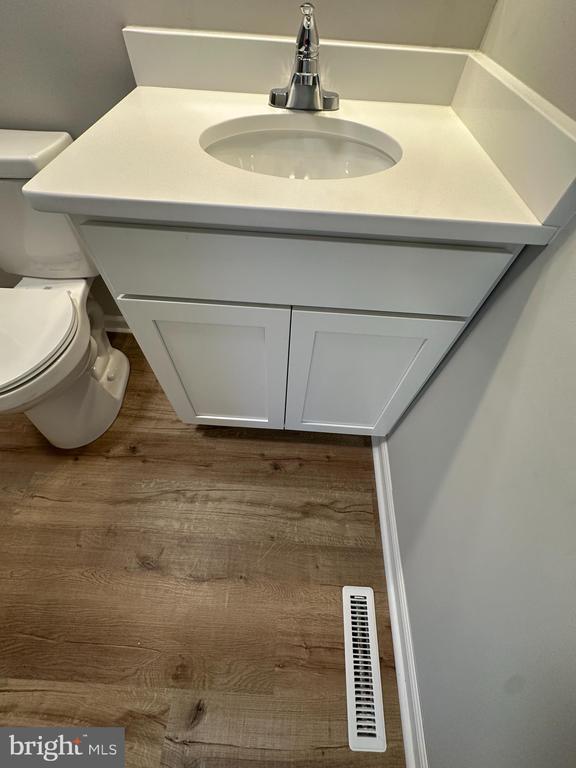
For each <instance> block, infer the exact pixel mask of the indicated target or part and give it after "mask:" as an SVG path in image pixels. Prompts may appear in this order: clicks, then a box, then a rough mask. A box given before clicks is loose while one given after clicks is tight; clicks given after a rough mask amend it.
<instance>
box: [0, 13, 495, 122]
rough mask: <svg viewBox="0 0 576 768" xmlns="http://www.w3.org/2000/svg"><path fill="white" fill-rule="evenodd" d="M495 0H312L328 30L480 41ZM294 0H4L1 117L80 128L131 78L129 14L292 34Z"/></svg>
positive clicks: (360, 36)
mask: <svg viewBox="0 0 576 768" xmlns="http://www.w3.org/2000/svg"><path fill="white" fill-rule="evenodd" d="M494 2H495V0H356V1H355V2H350V0H317V2H316V5H317V8H318V14H319V26H320V31H321V34H322V35H324V36H325V37H335V38H344V39H357V40H375V41H384V42H389V43H409V44H418V45H432V46H438V45H440V46H454V47H477V46H479V44H480V42H481V40H482V36H483V34H484V32H485V29H486V26H487V24H488V21H489V18H490V13H491V11H492V8H493V6H494ZM298 5H299V0H243V2H239V1H238V0H220V2H215V1H214V0H162V1H161V2H158V0H2V2H0V127H3V128H37V129H55V130H67V131H70V132H71V133H72V134H73V135H75V136H76V135H78V134H79V133H81V132H82V131H84V130H85V129H86V128H87V127H88V126H89V125H91V124H92V123H93V122H94V121H95V120H96V119H97V118H98V117H100V116H101V115H102V114H103V113H104V112H106V111H107V110H108V109H110V108H111V107H112V106H113V105H114V104H115V103H116V102H117V101H118V100H119V99H120V98H122V97H123V96H124V95H125V94H126V93H127V92H128V91H129V90H130V89H131V88H132V87H133V85H134V83H133V80H132V75H131V72H130V68H129V64H128V59H127V56H126V52H125V49H124V44H123V41H122V35H121V29H122V27H123V26H124V25H126V24H144V25H157V26H168V27H187V28H195V29H226V30H233V31H243V32H257V33H268V34H287V35H292V34H295V31H296V25H297V23H298V18H299V11H298Z"/></svg>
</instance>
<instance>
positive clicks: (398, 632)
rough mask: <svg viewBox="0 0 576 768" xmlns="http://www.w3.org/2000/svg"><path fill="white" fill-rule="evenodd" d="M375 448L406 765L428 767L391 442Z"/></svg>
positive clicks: (378, 442)
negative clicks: (391, 470)
mask: <svg viewBox="0 0 576 768" xmlns="http://www.w3.org/2000/svg"><path fill="white" fill-rule="evenodd" d="M372 452H373V458H374V474H375V477H376V492H377V495H378V511H379V514H380V530H381V532H382V549H383V552H384V565H385V569H386V584H387V588H388V605H389V609H390V624H391V627H392V641H393V644H394V658H395V663H396V678H397V681H398V696H399V699H400V715H401V718H402V732H403V736H404V751H405V754H406V768H428V758H427V756H426V744H425V741H424V728H423V725H422V712H421V709H420V696H419V694H418V682H417V680H416V664H415V659H414V648H413V645H412V633H411V630H410V617H409V615H408V604H407V601H406V589H405V586H404V575H403V573H402V561H401V558H400V547H399V544H398V532H397V529H396V516H395V513H394V499H393V497H392V481H391V477H390V462H389V459H388V444H387V442H386V441H385V440H382V439H381V438H374V439H373V441H372Z"/></svg>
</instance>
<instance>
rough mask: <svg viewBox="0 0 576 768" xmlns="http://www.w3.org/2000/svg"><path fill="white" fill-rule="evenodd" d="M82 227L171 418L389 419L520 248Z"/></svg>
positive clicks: (341, 422)
mask: <svg viewBox="0 0 576 768" xmlns="http://www.w3.org/2000/svg"><path fill="white" fill-rule="evenodd" d="M79 229H80V232H81V234H82V236H83V238H84V240H85V242H86V244H87V246H88V248H89V251H90V253H91V254H92V257H93V258H94V260H95V262H96V264H97V266H98V267H99V269H100V271H101V273H102V275H103V277H104V279H105V280H106V283H107V284H108V287H109V288H110V289H111V291H112V293H113V295H114V296H115V297H116V299H117V301H118V305H119V307H120V309H121V310H122V312H123V314H124V316H125V318H126V320H127V322H128V325H129V326H130V328H131V329H132V331H133V332H134V334H135V336H136V338H137V340H138V342H139V344H140V346H141V347H142V350H143V352H144V354H145V355H146V357H147V359H148V361H149V363H150V365H151V366H152V368H153V370H154V372H155V374H156V376H157V378H158V380H159V381H160V383H161V385H162V387H163V388H164V391H165V392H166V394H167V396H168V398H169V399H170V401H171V403H172V405H173V406H174V408H175V410H176V412H177V414H178V416H179V417H180V418H181V419H182V420H183V421H185V422H190V423H198V424H220V425H237V426H253V427H270V428H283V427H285V428H287V429H305V430H319V431H327V432H347V433H355V434H368V435H385V434H387V433H388V432H389V431H390V430H391V429H392V427H393V426H394V424H395V423H396V421H397V420H398V419H399V417H400V416H401V415H402V413H403V412H404V410H406V408H407V407H408V405H409V404H410V402H411V401H412V399H413V398H414V396H415V395H416V394H417V392H418V391H419V389H420V388H421V387H422V385H423V384H424V382H425V381H426V379H427V378H428V377H429V375H430V374H431V373H432V371H433V370H434V368H435V367H436V366H437V364H438V363H439V361H440V360H441V359H442V357H443V356H444V355H445V353H446V351H447V350H448V348H449V347H450V346H451V344H452V342H453V341H454V339H455V338H456V336H457V335H458V333H459V332H460V331H461V330H462V328H463V327H464V325H465V324H466V321H467V319H468V318H469V317H470V316H472V315H473V314H474V312H475V311H476V309H477V308H478V306H479V305H480V304H481V302H482V301H483V299H484V298H485V296H486V295H487V294H488V293H489V292H490V290H491V289H492V287H493V286H494V284H495V283H496V281H497V280H498V279H499V277H500V276H501V275H502V273H503V272H504V271H505V270H506V268H507V267H508V265H509V264H510V262H511V261H512V259H513V258H514V256H515V252H516V251H514V250H512V249H507V248H504V247H480V246H467V245H441V244H430V243H402V242H383V241H373V240H358V239H351V238H350V239H346V238H339V239H333V238H321V237H305V236H294V235H273V234H258V233H252V232H248V233H244V232H238V231H236V232H230V231H208V230H195V229H191V228H179V227H160V226H149V225H134V224H123V223H121V222H120V223H119V222H102V221H94V222H91V221H89V222H84V223H82V224H79ZM516 250H517V249H516Z"/></svg>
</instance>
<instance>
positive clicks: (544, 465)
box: [389, 222, 576, 768]
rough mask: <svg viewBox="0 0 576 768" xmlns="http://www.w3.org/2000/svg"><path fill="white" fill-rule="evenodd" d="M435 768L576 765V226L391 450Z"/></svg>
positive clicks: (461, 356) (532, 265)
mask: <svg viewBox="0 0 576 768" xmlns="http://www.w3.org/2000/svg"><path fill="white" fill-rule="evenodd" d="M389 448H390V457H391V469H392V483H393V491H394V500H395V507H396V518H397V524H398V534H399V541H400V549H401V553H402V562H403V569H404V576H405V580H406V588H407V598H408V607H409V612H410V618H411V625H412V631H413V638H414V647H415V655H416V667H417V676H418V682H419V686H420V693H421V701H422V707H423V720H424V730H425V736H426V743H427V748H428V754H429V759H430V766H431V768H486V766H495V767H497V768H542V766H553V768H573V766H574V765H576V728H575V727H574V722H575V716H576V695H575V691H576V607H575V606H576V599H575V598H576V222H574V225H573V226H572V227H571V228H570V230H569V231H567V232H566V233H564V234H563V235H562V236H560V237H559V238H558V239H557V241H556V242H555V243H554V244H553V245H551V246H550V247H549V248H548V249H547V250H546V252H544V253H541V254H539V251H538V250H537V249H536V248H531V249H528V250H526V251H525V252H524V253H523V254H522V255H521V257H520V260H519V261H518V262H517V264H516V265H515V266H514V267H513V268H512V272H511V273H510V274H509V276H508V277H507V278H506V279H505V281H504V284H503V285H502V286H501V287H500V288H499V289H498V291H497V293H496V295H495V297H494V299H493V300H491V301H490V304H489V306H488V307H487V308H486V311H485V312H484V313H483V315H482V316H481V318H480V320H479V322H477V323H476V324H475V326H474V328H473V329H472V331H471V333H470V334H469V335H468V336H467V338H466V339H465V341H464V343H463V344H461V345H460V346H459V348H458V349H457V350H456V352H455V354H453V355H452V357H451V359H450V360H449V362H448V363H447V364H446V365H445V366H444V368H443V369H442V371H441V372H440V374H439V375H438V376H437V377H436V378H435V380H434V381H433V383H432V385H431V386H430V387H429V388H428V389H427V391H426V392H425V393H424V395H423V396H422V397H421V398H420V400H419V401H418V402H417V403H416V405H415V406H414V407H413V409H412V410H411V412H410V413H409V414H408V416H407V417H406V418H405V419H404V421H403V422H402V424H401V425H400V427H399V428H398V429H397V430H396V432H395V433H394V434H393V435H392V437H391V439H390V441H389Z"/></svg>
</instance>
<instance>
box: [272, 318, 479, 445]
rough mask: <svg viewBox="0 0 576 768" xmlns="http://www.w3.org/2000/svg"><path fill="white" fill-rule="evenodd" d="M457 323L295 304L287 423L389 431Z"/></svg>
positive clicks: (329, 429)
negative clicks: (307, 307)
mask: <svg viewBox="0 0 576 768" xmlns="http://www.w3.org/2000/svg"><path fill="white" fill-rule="evenodd" d="M463 325H464V324H463V323H462V322H460V321H452V320H435V319H428V318H415V317H391V316H384V315H365V314H356V313H344V312H322V311H316V310H302V309H295V310H294V311H293V313H292V331H291V337H290V366H289V374H288V400H287V405H286V427H287V428H288V429H306V430H318V431H325V432H350V433H356V434H371V435H385V434H387V433H388V432H389V431H390V429H391V428H392V427H393V426H394V424H395V423H396V421H397V420H398V418H399V417H400V416H401V415H402V412H403V411H404V410H405V409H406V407H407V406H408V405H409V403H410V401H411V400H412V398H413V397H414V396H415V395H416V393H417V392H418V390H419V389H420V387H421V386H422V384H423V383H424V382H425V380H426V379H427V377H428V376H429V374H430V373H431V372H432V370H433V369H434V367H435V366H436V364H437V363H438V362H439V360H440V359H441V358H442V356H443V355H444V353H445V352H446V350H447V349H448V347H449V346H450V344H451V343H452V341H453V340H454V338H455V337H456V336H457V334H458V333H459V331H460V329H461V328H462V327H463Z"/></svg>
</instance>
